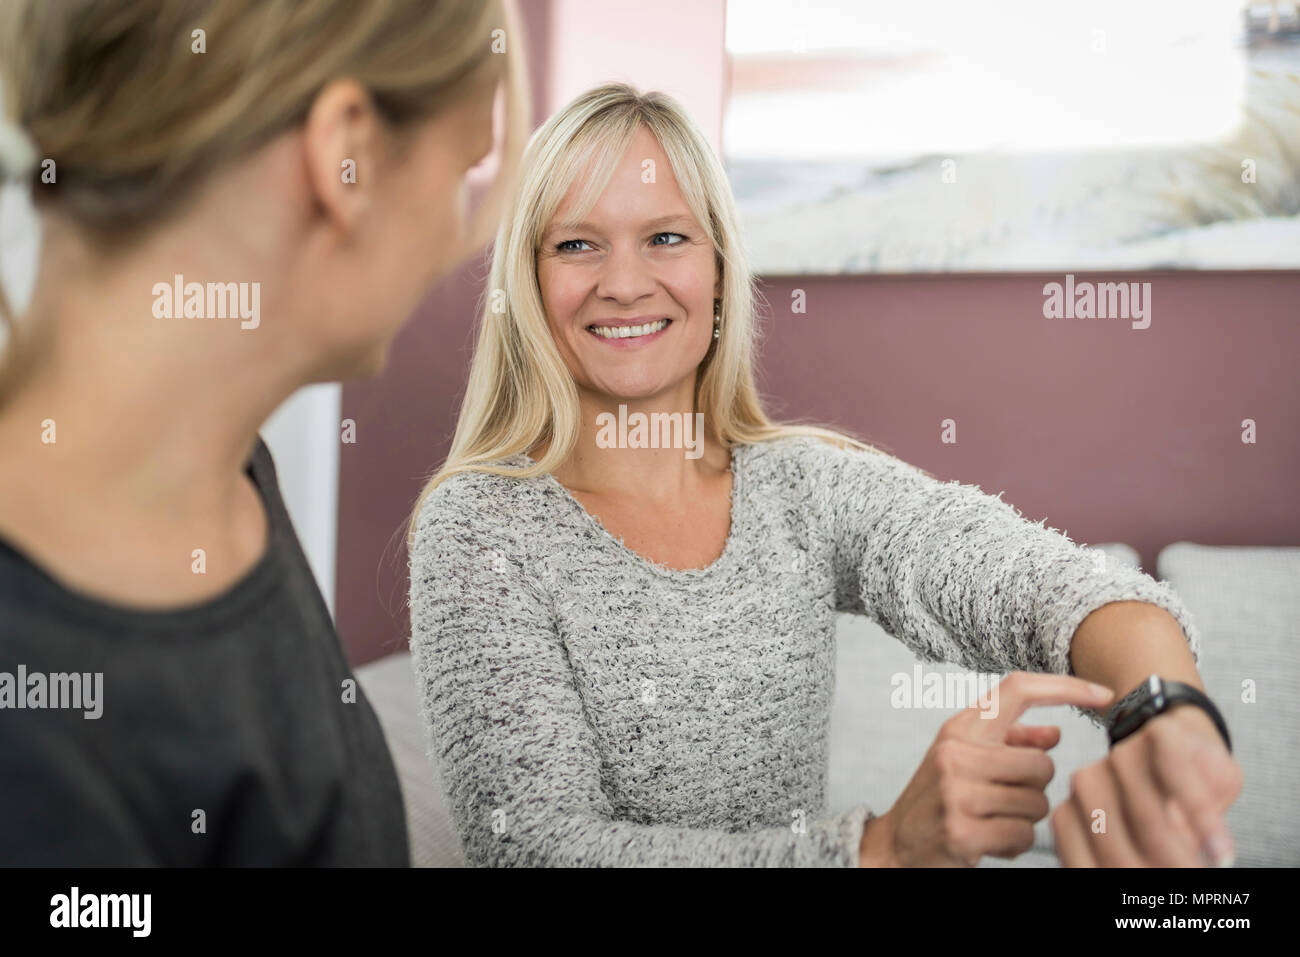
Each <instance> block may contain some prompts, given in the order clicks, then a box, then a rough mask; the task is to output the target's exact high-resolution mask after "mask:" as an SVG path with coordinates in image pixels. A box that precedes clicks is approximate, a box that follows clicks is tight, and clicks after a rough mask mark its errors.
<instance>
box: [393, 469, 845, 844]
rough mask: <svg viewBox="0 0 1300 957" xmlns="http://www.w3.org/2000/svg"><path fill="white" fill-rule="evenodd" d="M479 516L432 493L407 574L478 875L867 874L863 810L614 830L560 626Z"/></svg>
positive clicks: (443, 763) (455, 802)
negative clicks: (752, 824) (528, 871)
mask: <svg viewBox="0 0 1300 957" xmlns="http://www.w3.org/2000/svg"><path fill="white" fill-rule="evenodd" d="M438 491H441V488H440V489H439V490H438ZM474 512H475V510H474V509H467V508H466V507H465V503H463V502H462V503H460V504H459V505H457V506H452V505H451V503H450V502H444V501H443V500H442V499H441V497H440V496H439V495H438V492H435V493H434V494H433V495H431V496H430V497H429V499H428V501H427V502H426V505H425V508H424V510H423V511H422V514H421V520H420V523H419V526H418V531H417V534H416V539H415V543H414V545H413V549H412V562H411V652H412V658H413V663H414V667H415V670H416V673H417V678H418V684H419V689H420V693H421V696H422V712H423V715H424V718H425V723H426V727H427V729H428V731H429V734H430V743H431V751H430V755H431V757H432V758H433V759H434V760H435V761H436V762H437V763H438V766H439V768H440V771H441V774H442V779H443V784H444V787H445V788H446V791H447V796H448V801H449V806H450V812H451V816H452V820H453V821H454V823H455V826H456V830H457V832H458V833H459V834H460V837H461V840H462V842H463V843H464V846H465V852H466V855H467V857H468V858H469V860H470V862H471V863H472V864H475V865H497V866H500V865H525V866H597V865H604V866H617V865H629V866H646V865H650V866H654V865H689V866H741V867H748V866H764V865H779V866H801V865H808V866H842V867H857V866H858V865H859V855H860V852H861V851H862V850H864V848H863V833H864V824H865V822H866V821H867V820H868V819H869V818H870V817H871V812H870V811H869V810H868V809H867V808H866V807H865V806H858V807H855V808H853V809H851V810H849V811H846V812H843V813H841V814H839V815H835V816H831V817H824V818H820V819H815V820H809V821H807V823H806V826H805V827H804V829H803V832H802V833H796V831H795V830H794V828H793V827H789V826H780V827H771V828H765V829H760V830H755V831H749V832H741V833H732V832H728V831H723V830H703V829H695V828H688V827H676V826H669V825H664V826H657V825H643V824H636V823H631V822H628V821H620V820H617V819H616V818H615V813H614V809H613V808H612V806H611V803H610V801H609V798H608V797H607V795H606V793H605V791H604V790H603V788H602V786H601V759H600V754H599V752H598V750H597V747H596V742H595V738H594V734H593V731H592V729H591V727H590V725H589V724H588V722H587V719H586V715H585V713H584V710H583V701H582V697H581V696H580V694H579V691H578V688H577V687H576V685H575V681H574V675H573V670H572V668H571V667H570V665H569V662H568V658H567V653H566V651H565V648H564V646H563V644H562V643H561V641H560V639H559V637H558V636H557V634H556V631H555V629H554V627H553V625H552V623H551V617H550V614H549V612H548V610H547V608H546V607H545V605H544V604H543V602H542V601H541V599H540V598H539V597H538V596H537V595H536V594H535V593H534V590H533V588H532V586H531V582H530V581H529V578H528V576H527V575H526V573H525V572H524V570H523V568H522V567H521V565H520V564H519V563H518V562H517V561H516V560H515V559H514V558H513V557H512V556H514V555H517V554H519V552H518V550H517V549H516V547H515V546H514V545H513V543H511V542H510V541H509V539H508V534H509V532H508V529H505V528H502V527H500V526H499V525H498V526H496V527H495V528H493V530H492V534H491V535H490V536H489V535H487V534H485V532H484V521H483V518H482V516H481V514H480V515H478V516H477V517H476V518H471V517H469V516H471V515H473V514H474ZM496 521H498V522H499V521H500V519H499V518H498V519H496ZM665 784H666V786H670V785H671V782H665ZM792 823H793V821H792Z"/></svg>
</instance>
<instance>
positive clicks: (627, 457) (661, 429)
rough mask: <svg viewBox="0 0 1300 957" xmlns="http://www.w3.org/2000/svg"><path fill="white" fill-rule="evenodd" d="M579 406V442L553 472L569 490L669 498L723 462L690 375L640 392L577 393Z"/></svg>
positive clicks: (678, 497)
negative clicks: (663, 389) (668, 388)
mask: <svg viewBox="0 0 1300 957" xmlns="http://www.w3.org/2000/svg"><path fill="white" fill-rule="evenodd" d="M579 406H580V410H581V416H582V428H581V433H580V438H579V440H578V444H577V446H576V447H575V448H574V451H573V453H572V454H571V455H570V456H569V458H568V460H567V461H566V462H565V463H564V465H563V466H562V467H561V468H560V469H557V471H556V478H557V479H559V481H560V482H561V483H563V484H564V485H566V486H568V487H569V488H571V489H575V490H577V491H586V492H592V493H595V494H603V495H635V496H637V497H640V498H644V499H648V500H651V501H661V502H673V501H680V500H681V499H682V498H684V497H686V496H689V495H691V494H693V493H694V491H695V490H696V489H697V488H698V487H699V483H700V482H701V481H702V480H704V479H707V478H710V477H713V476H715V475H716V474H717V473H718V472H719V471H725V470H726V469H727V468H728V467H729V464H730V458H729V455H728V452H727V450H726V449H725V448H723V446H722V445H721V443H720V442H718V441H717V439H716V437H715V436H714V435H713V432H712V430H711V429H710V428H709V427H708V426H709V423H707V422H703V423H701V421H700V419H701V416H699V415H697V413H696V411H695V404H694V395H693V389H692V388H691V383H689V382H688V383H686V384H685V387H684V388H678V389H676V390H674V391H673V392H672V393H669V394H666V395H661V396H656V397H652V398H645V399H620V398H613V397H610V396H597V395H594V394H591V393H587V392H582V393H580V396H579Z"/></svg>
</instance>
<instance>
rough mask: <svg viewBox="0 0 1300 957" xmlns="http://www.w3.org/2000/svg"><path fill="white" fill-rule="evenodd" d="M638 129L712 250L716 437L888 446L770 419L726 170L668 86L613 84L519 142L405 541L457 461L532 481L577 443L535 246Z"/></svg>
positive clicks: (568, 379)
mask: <svg viewBox="0 0 1300 957" xmlns="http://www.w3.org/2000/svg"><path fill="white" fill-rule="evenodd" d="M642 126H644V127H646V128H647V129H648V130H649V131H650V132H651V133H652V134H653V135H654V136H655V138H656V139H657V140H658V141H659V144H660V146H661V147H662V148H663V151H664V153H665V154H666V155H667V157H668V159H669V161H670V162H671V164H672V171H673V175H674V176H675V177H676V179H677V185H678V187H679V188H680V189H681V192H682V196H683V197H684V198H685V200H686V202H687V204H688V206H689V207H690V210H691V212H692V213H693V214H694V216H695V219H696V220H697V221H698V222H699V224H700V226H701V227H702V228H703V229H704V230H705V231H706V232H707V233H708V235H709V238H710V239H711V240H712V242H713V248H714V250H715V253H716V256H717V262H718V269H719V274H720V276H721V279H722V283H721V286H722V296H721V310H720V312H721V317H722V321H721V336H720V338H719V339H717V340H716V341H715V342H714V344H713V345H712V346H710V348H709V351H708V353H707V354H706V355H705V357H704V359H703V361H702V362H701V363H700V367H699V372H698V374H697V376H696V387H695V409H696V411H698V412H703V413H704V421H705V422H706V423H708V427H709V428H710V429H711V430H712V433H713V435H714V437H715V438H716V439H717V440H718V441H719V442H721V443H723V444H724V445H726V446H728V447H730V446H731V445H734V444H738V443H749V442H763V441H770V440H772V439H778V438H783V437H787V436H795V435H805V436H813V437H816V438H820V439H822V440H824V441H827V442H830V443H833V444H835V445H837V446H839V447H841V448H856V449H860V450H863V451H870V452H876V453H879V454H887V453H884V452H882V451H881V450H880V449H877V448H875V447H874V446H871V445H867V444H865V443H863V442H861V441H859V440H858V439H856V438H853V437H851V436H849V435H847V434H845V433H843V432H840V431H836V430H832V429H829V428H825V427H822V426H818V425H812V424H797V423H776V422H773V421H772V420H771V419H769V418H768V416H767V413H766V412H765V411H764V409H763V404H762V400H761V398H760V396H759V392H758V387H757V385H756V384H755V377H754V350H755V340H756V326H755V305H756V302H755V300H756V297H757V290H756V279H755V277H754V275H753V273H751V272H750V269H749V265H748V263H747V261H746V257H745V253H744V249H743V246H742V242H741V236H740V230H739V223H738V219H737V215H736V208H735V201H734V199H733V197H732V194H731V187H730V184H729V183H728V181H727V177H726V173H725V171H724V170H723V168H722V165H721V163H720V162H719V161H718V158H717V156H716V155H715V154H714V152H713V149H712V147H711V146H710V145H709V143H708V141H707V140H706V139H705V138H704V135H703V134H702V133H701V131H700V129H699V127H698V126H697V125H696V124H695V122H694V121H693V120H692V119H691V118H690V116H689V115H688V114H687V113H686V112H685V111H684V110H683V109H682V107H681V106H680V105H679V104H678V103H677V102H676V101H675V100H674V99H673V98H672V97H670V96H668V95H666V94H663V93H659V92H649V93H644V94H642V93H640V92H639V91H637V90H636V89H635V88H634V87H632V86H629V85H627V84H625V83H609V84H605V85H603V86H599V87H596V88H595V89H592V90H589V91H588V92H586V93H583V94H582V95H580V96H578V97H577V98H576V99H574V100H573V101H572V102H570V103H569V104H568V105H567V106H565V107H564V108H563V109H562V110H560V111H559V112H557V113H556V114H555V115H554V116H552V117H551V118H550V119H549V120H547V122H546V123H545V124H544V125H543V126H542V127H541V128H540V129H538V131H537V132H536V133H534V134H533V138H532V139H531V140H530V142H529V144H528V148H527V149H526V150H525V151H524V157H523V160H522V163H521V168H520V177H519V180H518V186H517V192H516V194H515V196H514V197H513V201H512V202H511V203H510V205H509V206H508V207H507V209H506V211H505V218H504V219H503V221H502V223H501V228H500V229H499V231H498V232H497V238H496V244H495V247H494V250H493V257H492V267H491V272H490V274H489V279H488V287H487V290H486V291H485V296H486V301H485V302H484V303H483V307H482V311H481V313H480V320H479V330H478V341H477V344H476V346H475V350H474V357H473V360H472V362H471V364H470V372H469V382H468V385H467V386H466V391H465V397H464V400H463V402H462V404H461V410H460V416H459V419H458V421H457V424H456V432H455V435H454V437H453V439H452V443H451V449H450V451H449V453H448V455H447V459H446V462H445V463H444V464H443V465H442V467H441V468H440V469H438V470H437V472H435V473H434V475H433V477H432V478H431V479H430V480H429V482H428V483H427V485H426V486H425V488H424V490H423V492H421V494H420V496H419V498H418V499H417V500H416V503H415V507H414V509H413V511H412V515H411V520H410V525H409V527H408V544H409V542H410V541H411V540H412V539H413V536H414V534H415V530H416V525H417V522H418V519H419V514H420V510H421V508H422V506H423V505H424V501H425V499H426V498H427V497H428V496H429V494H430V493H431V492H432V491H433V490H434V489H435V488H437V487H438V486H439V485H440V484H441V483H442V482H445V481H446V480H447V479H448V478H450V477H451V476H453V475H455V474H457V473H458V472H467V471H477V472H486V473H489V474H493V475H509V476H515V477H518V478H529V477H532V476H536V475H540V474H543V473H546V472H551V471H554V470H555V469H556V468H557V467H558V466H559V465H561V464H562V463H563V462H564V461H565V460H566V459H567V458H568V457H569V455H570V454H571V453H572V451H573V449H574V446H575V445H576V443H577V441H578V437H579V432H580V423H579V406H578V393H577V388H576V386H575V385H574V383H573V378H572V376H571V375H570V373H569V371H568V368H567V367H566V366H565V364H564V360H563V359H562V358H561V356H560V353H559V350H558V349H557V347H556V345H555V342H554V339H553V338H552V336H551V332H550V329H549V326H548V324H547V321H546V314H545V310H544V307H543V305H542V299H541V290H540V288H539V286H538V281H537V254H538V250H539V247H540V243H541V238H542V234H543V233H544V232H545V230H546V228H547V227H548V225H549V224H550V219H551V217H552V216H553V215H554V214H555V211H556V210H557V209H558V208H559V206H560V203H561V202H562V201H563V199H564V197H565V195H566V194H567V193H568V190H569V187H570V185H571V184H572V183H573V181H574V178H575V177H576V176H577V175H578V172H579V171H580V170H582V169H583V168H585V167H587V165H588V163H589V162H590V164H591V165H590V169H591V170H592V174H591V176H590V177H589V178H588V179H587V181H586V182H585V183H583V184H582V185H581V192H580V194H579V195H578V197H577V199H576V202H575V205H574V208H573V210H572V213H571V217H570V218H571V219H572V221H573V222H577V221H579V220H581V219H582V217H583V216H585V215H586V214H587V213H588V212H589V211H590V209H591V208H592V207H593V206H594V205H595V203H596V201H597V200H598V199H599V197H600V195H601V193H603V192H604V189H605V187H606V185H607V184H608V182H609V180H610V177H611V176H612V175H613V172H614V168H615V166H616V165H617V164H618V162H619V160H620V159H621V157H622V156H623V153H624V151H625V150H626V149H627V147H628V145H629V143H630V142H631V140H632V138H633V136H634V135H635V134H636V132H637V130H638V128H640V127H642ZM543 440H546V441H547V443H548V444H547V448H546V452H545V454H544V455H543V456H542V458H541V460H540V461H538V462H535V463H534V464H533V465H531V466H528V467H526V468H522V469H520V468H510V467H507V466H503V465H500V464H497V463H496V460H498V459H501V458H505V457H507V456H510V455H514V454H516V453H519V452H528V451H530V450H531V449H533V448H534V447H536V446H537V445H538V444H539V443H540V442H541V441H543Z"/></svg>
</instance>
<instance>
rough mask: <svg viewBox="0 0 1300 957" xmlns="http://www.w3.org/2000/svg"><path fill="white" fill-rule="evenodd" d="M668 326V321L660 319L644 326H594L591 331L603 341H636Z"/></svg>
mask: <svg viewBox="0 0 1300 957" xmlns="http://www.w3.org/2000/svg"><path fill="white" fill-rule="evenodd" d="M666 325H668V320H667V319H660V320H658V321H657V322H647V323H646V324H645V325H644V326H592V327H591V331H592V332H594V333H595V334H596V335H598V336H600V337H601V338H602V339H636V338H638V337H640V336H650V335H654V334H655V333H656V332H658V331H659V330H660V329H662V328H663V327H664V326H666Z"/></svg>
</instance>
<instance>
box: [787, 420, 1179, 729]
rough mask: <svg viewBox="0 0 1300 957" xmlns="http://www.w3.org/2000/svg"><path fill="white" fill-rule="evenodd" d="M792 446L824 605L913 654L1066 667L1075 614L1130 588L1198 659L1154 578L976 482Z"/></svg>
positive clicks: (886, 459)
mask: <svg viewBox="0 0 1300 957" xmlns="http://www.w3.org/2000/svg"><path fill="white" fill-rule="evenodd" d="M802 449H803V454H804V456H805V457H804V459H803V461H804V465H805V469H806V473H807V474H806V476H805V479H806V480H807V481H810V482H811V483H812V487H811V488H810V489H809V491H808V496H809V500H810V502H811V503H812V508H813V515H814V521H815V522H816V523H817V524H818V526H819V527H821V528H822V529H823V530H824V532H825V534H826V535H827V537H828V539H829V540H830V548H831V553H832V555H833V558H832V561H833V563H834V567H835V575H836V583H837V584H836V596H837V597H836V605H837V608H838V610H840V611H850V612H856V613H859V614H865V615H867V616H869V617H871V618H872V619H874V620H875V621H876V622H878V623H879V624H880V625H881V627H882V628H884V629H885V630H886V631H888V632H889V633H890V634H892V635H894V636H895V637H896V638H898V639H899V640H900V641H902V642H903V643H904V644H905V645H907V646H908V647H909V648H910V649H911V650H912V651H913V652H914V653H915V654H916V655H918V656H919V657H921V658H923V659H925V660H928V661H949V662H954V663H956V664H959V665H961V666H962V667H964V668H969V669H971V670H976V671H983V672H986V673H1004V672H1009V671H1016V670H1022V671H1039V672H1049V673H1053V674H1071V675H1072V674H1074V671H1073V668H1072V667H1071V665H1070V642H1071V640H1072V639H1073V637H1074V632H1075V630H1076V629H1077V628H1078V627H1079V625H1080V624H1081V623H1082V622H1083V619H1084V618H1086V617H1087V616H1088V615H1089V614H1090V613H1091V612H1093V611H1094V610H1096V609H1097V608H1100V607H1101V606H1102V605H1105V604H1107V603H1109V602H1113V601H1143V602H1149V603H1151V604H1154V605H1158V606H1159V607H1161V608H1163V609H1165V610H1166V611H1167V612H1169V613H1170V614H1171V615H1172V616H1173V617H1174V618H1175V619H1177V621H1178V624H1179V625H1180V626H1181V627H1182V630H1183V635H1184V637H1185V638H1186V639H1187V641H1188V645H1189V648H1190V650H1191V652H1192V656H1193V658H1194V659H1196V660H1198V661H1199V657H1200V636H1199V633H1198V630H1197V627H1196V624H1195V622H1194V621H1193V620H1192V617H1191V614H1190V613H1189V612H1188V610H1187V608H1186V607H1185V606H1184V605H1183V603H1182V601H1181V600H1180V599H1179V597H1178V595H1177V593H1176V592H1175V591H1174V590H1173V588H1172V587H1171V586H1170V585H1169V584H1168V583H1167V582H1160V581H1156V580H1155V579H1153V578H1152V577H1151V576H1150V575H1147V574H1146V573H1144V572H1141V571H1139V570H1137V569H1136V568H1132V567H1130V566H1128V565H1125V564H1123V563H1120V562H1117V561H1113V560H1110V559H1108V558H1107V556H1106V555H1105V553H1104V552H1102V551H1100V550H1099V549H1093V548H1085V547H1082V546H1079V545H1076V544H1075V543H1074V542H1072V541H1071V540H1070V539H1069V537H1068V536H1066V535H1065V534H1063V533H1061V532H1058V531H1057V530H1055V529H1052V528H1049V527H1046V526H1045V525H1044V524H1043V522H1042V521H1039V522H1036V523H1035V522H1030V521H1029V520H1027V519H1025V518H1024V517H1023V516H1022V515H1021V514H1020V512H1019V511H1018V510H1016V509H1015V508H1013V507H1012V506H1011V505H1008V504H1007V503H1006V502H1003V501H1002V500H1001V499H1000V498H999V497H998V496H993V495H988V494H986V493H984V492H983V491H981V490H980V488H979V487H978V486H974V485H963V484H961V483H959V482H956V481H950V482H943V481H940V480H938V479H935V478H932V477H930V476H928V475H926V474H925V473H924V472H922V471H921V470H920V469H918V468H916V467H915V466H912V465H909V464H907V463H905V462H903V461H902V460H900V459H898V458H895V457H893V456H890V455H887V454H884V453H878V452H862V451H858V450H846V449H839V448H836V447H835V446H833V445H830V444H829V443H826V442H822V441H820V440H817V439H810V440H803V444H802ZM1000 494H1001V493H999V495H1000ZM1075 710H1076V711H1078V712H1079V713H1081V714H1084V715H1085V716H1086V717H1088V719H1089V720H1091V721H1093V723H1094V724H1098V725H1100V724H1101V722H1100V721H1099V720H1098V718H1097V716H1096V715H1094V714H1093V712H1091V711H1088V710H1086V709H1081V708H1075Z"/></svg>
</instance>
